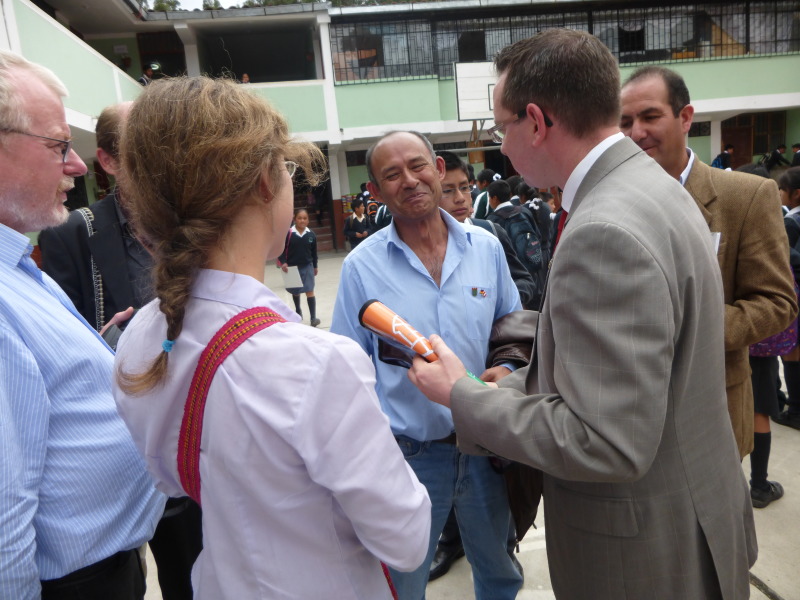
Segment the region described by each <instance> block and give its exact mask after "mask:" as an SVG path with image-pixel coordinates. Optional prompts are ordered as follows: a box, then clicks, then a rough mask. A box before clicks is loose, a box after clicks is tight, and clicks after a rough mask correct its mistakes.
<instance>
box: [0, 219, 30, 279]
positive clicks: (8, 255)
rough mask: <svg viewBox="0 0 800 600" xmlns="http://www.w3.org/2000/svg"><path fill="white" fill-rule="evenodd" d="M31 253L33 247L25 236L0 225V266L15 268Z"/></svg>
mask: <svg viewBox="0 0 800 600" xmlns="http://www.w3.org/2000/svg"><path fill="white" fill-rule="evenodd" d="M31 252H33V246H32V245H31V241H30V240H29V239H28V236H27V235H25V234H24V233H19V232H18V231H14V230H13V229H11V228H10V227H8V226H6V225H3V224H2V223H0V264H2V265H5V266H7V267H8V268H10V269H13V268H16V267H17V265H19V263H20V262H21V261H22V260H23V259H25V258H28V257H29V256H30V255H31Z"/></svg>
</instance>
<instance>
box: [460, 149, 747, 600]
mask: <svg viewBox="0 0 800 600" xmlns="http://www.w3.org/2000/svg"><path fill="white" fill-rule="evenodd" d="M722 289H723V288H722V281H721V278H720V270H719V266H718V264H717V261H716V257H715V256H714V249H713V246H712V243H711V236H710V235H709V232H708V225H707V224H706V222H705V221H704V220H703V218H702V216H701V215H700V213H699V212H698V210H697V207H696V205H695V203H694V201H693V200H692V198H691V197H690V196H689V194H688V193H687V192H686V190H684V189H683V188H682V187H681V185H680V184H679V183H678V182H677V181H676V180H674V179H672V178H671V177H669V175H667V174H666V173H665V172H664V171H663V169H662V168H661V167H660V166H659V165H658V164H657V163H656V162H655V161H653V160H652V159H651V158H649V157H648V156H647V155H646V154H644V153H643V152H641V151H640V150H639V148H638V147H637V146H636V145H635V144H634V143H633V142H632V141H631V140H630V139H629V138H624V139H622V140H620V141H618V142H616V143H615V144H614V145H613V146H612V147H610V148H609V149H608V150H606V151H605V152H604V153H603V154H602V155H601V156H600V158H599V159H598V160H597V161H596V162H595V164H594V165H593V166H592V167H591V168H590V170H589V172H588V173H587V175H586V177H585V178H584V180H583V182H582V184H581V186H580V188H579V189H578V192H577V194H576V196H575V200H574V202H573V204H572V210H571V211H570V214H569V220H568V221H567V223H566V226H565V228H564V233H563V235H562V238H561V241H560V242H559V245H558V248H557V250H556V252H555V255H554V257H553V262H552V267H551V271H550V277H549V282H548V289H547V292H546V296H545V301H544V304H543V306H542V311H541V315H540V317H539V325H538V333H537V341H536V349H535V351H534V358H535V361H536V362H535V363H534V365H536V366H531V367H526V368H523V369H520V370H518V371H516V372H514V373H512V374H511V375H509V376H508V377H506V378H504V379H503V380H502V381H501V382H500V389H499V390H496V389H492V388H488V387H486V386H482V385H480V384H478V383H476V382H474V381H472V380H471V379H469V378H466V377H465V378H462V379H460V380H459V381H458V382H457V383H456V385H455V387H454V388H453V391H452V393H451V402H452V411H453V419H454V421H455V426H456V431H457V432H458V439H459V446H460V447H461V449H462V450H463V451H465V452H469V453H475V454H480V453H484V454H485V453H494V454H497V455H499V456H503V457H505V458H508V459H512V460H516V461H518V462H522V463H525V464H528V465H531V466H533V467H537V468H539V469H541V470H542V471H543V472H544V507H545V511H544V513H545V532H546V536H547V554H548V563H549V567H550V575H551V581H552V584H553V590H554V592H555V595H556V597H557V598H567V599H569V600H584V599H585V600H675V599H677V598H681V599H683V598H686V599H689V598H691V599H695V598H698V599H699V598H712V597H713V598H716V597H719V593H720V591H721V592H722V597H723V598H724V599H725V600H735V599H743V598H747V597H749V593H750V586H749V580H748V570H749V567H750V566H751V565H752V564H753V563H754V562H755V559H756V554H757V548H756V538H755V529H754V524H753V511H752V507H751V503H750V491H749V488H748V485H747V482H746V481H745V479H744V476H743V473H742V468H741V463H740V459H739V453H738V451H737V447H736V443H735V440H734V437H733V433H732V431H731V427H730V419H729V417H728V411H727V402H726V396H725V374H724V373H725V371H724V364H725V351H724V345H723V340H724V333H723V325H724V310H723V305H722V303H721V302H720V300H721V298H722V295H723V291H722ZM537 367H538V368H537ZM715 592H716V593H715Z"/></svg>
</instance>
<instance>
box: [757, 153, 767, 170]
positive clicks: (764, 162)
mask: <svg viewBox="0 0 800 600" xmlns="http://www.w3.org/2000/svg"><path fill="white" fill-rule="evenodd" d="M769 159H770V156H769V152H765V153H764V154H762V155H761V158H759V159H758V164H759V165H761V166H762V167H766V168H767V170H769Z"/></svg>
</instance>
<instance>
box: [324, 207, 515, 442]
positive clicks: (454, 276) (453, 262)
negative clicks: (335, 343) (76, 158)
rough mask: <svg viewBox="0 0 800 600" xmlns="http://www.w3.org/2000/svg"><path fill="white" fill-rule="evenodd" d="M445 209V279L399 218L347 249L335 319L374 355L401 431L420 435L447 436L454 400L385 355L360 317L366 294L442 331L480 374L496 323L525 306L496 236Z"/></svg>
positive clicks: (385, 400) (380, 388)
mask: <svg viewBox="0 0 800 600" xmlns="http://www.w3.org/2000/svg"><path fill="white" fill-rule="evenodd" d="M440 214H441V215H442V219H443V220H444V222H445V224H446V225H447V233H448V235H447V250H446V251H445V257H444V263H443V264H442V277H441V281H440V285H436V282H435V281H434V280H433V278H432V277H431V276H430V274H429V273H428V270H427V269H426V268H425V266H424V265H423V264H422V262H421V261H420V259H419V258H418V257H417V255H416V254H414V251H413V250H411V248H410V247H409V246H408V244H406V243H405V242H403V240H401V239H400V236H399V235H398V233H397V229H396V228H395V224H394V223H392V224H390V225H389V226H388V227H384V228H383V229H381V230H380V231H378V232H377V233H375V234H373V235H371V236H369V237H368V238H366V239H365V240H364V241H363V242H361V243H360V244H359V245H358V247H357V248H355V249H354V250H353V251H352V252H350V254H348V256H347V258H346V259H345V261H344V264H343V265H342V275H341V278H340V280H339V292H338V294H337V295H336V305H335V307H334V310H333V321H332V322H331V331H332V332H333V333H338V334H341V335H346V336H347V337H349V338H352V339H354V340H355V341H356V342H358V344H359V345H360V346H361V347H362V348H363V349H364V351H365V352H366V353H367V354H368V355H369V356H370V357H371V358H372V361H373V363H374V364H375V371H376V373H377V384H376V386H375V390H376V392H377V394H378V398H379V399H380V401H381V408H382V409H383V412H385V413H386V415H387V416H388V417H389V422H390V423H391V426H392V431H393V432H394V434H395V435H405V436H408V437H410V438H412V439H415V440H419V441H425V440H436V439H441V438H443V437H446V436H448V435H449V434H450V433H451V432H452V431H453V416H452V414H451V413H450V409H449V408H446V407H444V406H441V405H439V404H434V403H433V402H431V401H430V400H428V399H427V398H426V397H425V396H424V395H423V394H422V392H420V391H419V389H417V387H416V386H415V385H414V384H413V383H411V381H410V380H409V379H408V371H407V370H406V369H404V368H403V367H398V366H393V365H390V364H387V363H385V362H383V361H381V360H380V359H379V358H378V339H377V336H376V335H375V334H373V333H372V332H370V331H368V330H367V329H365V328H363V327H362V326H361V325H360V324H359V322H358V313H359V310H360V309H361V306H362V305H363V304H364V302H366V301H367V300H371V299H373V298H374V299H377V300H380V301H381V302H383V303H384V304H385V305H386V306H388V307H389V308H391V309H392V310H394V311H395V312H396V313H397V314H399V315H400V316H401V317H403V318H404V319H406V320H407V321H408V322H409V323H410V324H411V326H412V327H414V328H415V329H416V330H417V331H419V332H420V333H421V334H422V335H424V336H430V335H431V334H433V333H436V334H438V335H440V336H441V337H442V339H443V340H444V341H445V343H446V344H447V345H448V346H449V347H450V349H451V350H452V351H453V352H455V353H456V355H457V356H458V357H459V358H460V359H461V361H462V362H463V363H464V366H465V367H466V368H467V369H469V370H470V371H472V372H473V373H475V374H476V375H480V374H481V373H483V370H484V368H485V363H486V356H487V353H488V350H489V336H490V333H491V330H492V323H494V321H495V320H497V319H499V318H500V317H502V316H504V315H505V314H507V313H510V312H511V311H514V310H521V309H522V306H521V304H520V302H519V291H517V287H516V286H515V285H514V280H513V279H511V274H510V273H509V271H508V263H507V262H506V257H505V254H504V253H503V247H502V246H501V245H500V242H499V241H497V238H496V237H494V236H493V235H492V234H490V233H489V232H488V231H486V230H485V229H481V228H480V227H476V226H474V225H467V224H465V225H462V224H461V223H459V222H458V221H456V220H455V219H454V218H453V217H451V216H450V215H449V214H447V213H446V212H444V211H443V210H441V209H440Z"/></svg>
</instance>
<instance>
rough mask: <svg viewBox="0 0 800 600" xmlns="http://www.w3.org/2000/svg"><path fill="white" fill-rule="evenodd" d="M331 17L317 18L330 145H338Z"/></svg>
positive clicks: (340, 136)
mask: <svg viewBox="0 0 800 600" xmlns="http://www.w3.org/2000/svg"><path fill="white" fill-rule="evenodd" d="M330 22H331V17H330V15H328V14H327V13H325V14H322V15H318V16H317V25H318V26H319V45H320V50H321V51H322V68H323V73H324V78H323V84H322V93H323V98H324V101H325V121H326V122H327V125H328V127H327V129H328V139H329V140H330V145H331V146H334V145H338V144H339V143H340V142H341V139H342V132H341V130H340V129H339V109H338V107H337V105H336V90H335V89H334V85H333V59H332V58H331V35H330Z"/></svg>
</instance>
